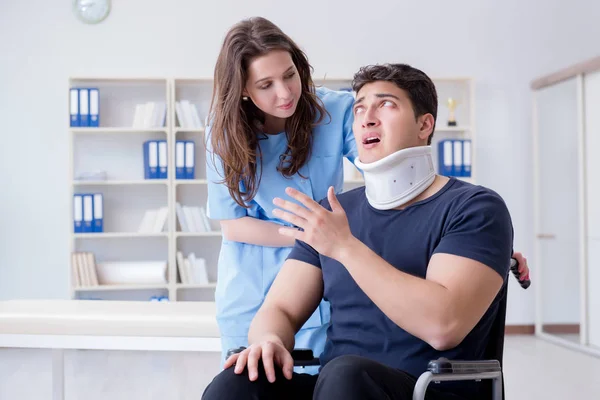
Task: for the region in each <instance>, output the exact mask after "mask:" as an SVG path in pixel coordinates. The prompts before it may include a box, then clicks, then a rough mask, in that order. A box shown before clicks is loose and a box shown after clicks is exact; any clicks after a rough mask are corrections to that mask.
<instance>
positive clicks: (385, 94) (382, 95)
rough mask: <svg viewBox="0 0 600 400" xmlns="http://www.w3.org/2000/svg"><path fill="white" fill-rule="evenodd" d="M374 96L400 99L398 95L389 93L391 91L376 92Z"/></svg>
mask: <svg viewBox="0 0 600 400" xmlns="http://www.w3.org/2000/svg"><path fill="white" fill-rule="evenodd" d="M375 97H378V98H380V99H383V98H386V97H391V98H392V99H396V100H398V101H399V100H400V98H399V97H398V96H396V95H395V94H391V93H377V94H376V95H375Z"/></svg>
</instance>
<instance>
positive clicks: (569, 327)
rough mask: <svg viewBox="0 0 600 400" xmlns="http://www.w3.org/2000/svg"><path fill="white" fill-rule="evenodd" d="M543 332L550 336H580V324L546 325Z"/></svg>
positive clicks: (543, 326)
mask: <svg viewBox="0 0 600 400" xmlns="http://www.w3.org/2000/svg"><path fill="white" fill-rule="evenodd" d="M542 331H543V332H545V333H550V334H554V335H556V334H578V333H579V324H544V325H542Z"/></svg>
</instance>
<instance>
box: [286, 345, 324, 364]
mask: <svg viewBox="0 0 600 400" xmlns="http://www.w3.org/2000/svg"><path fill="white" fill-rule="evenodd" d="M292 358H293V359H294V365H295V366H297V367H309V366H313V365H320V364H321V361H320V360H319V359H318V358H315V356H314V355H313V352H312V350H311V349H294V350H292Z"/></svg>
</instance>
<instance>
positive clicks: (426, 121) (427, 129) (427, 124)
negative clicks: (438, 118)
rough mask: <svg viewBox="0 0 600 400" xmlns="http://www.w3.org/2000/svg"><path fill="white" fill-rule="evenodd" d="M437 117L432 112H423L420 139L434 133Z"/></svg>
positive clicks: (420, 119) (425, 138) (420, 118)
mask: <svg viewBox="0 0 600 400" xmlns="http://www.w3.org/2000/svg"><path fill="white" fill-rule="evenodd" d="M434 124H435V119H434V118H433V115H431V114H429V113H428V114H423V115H421V116H420V117H419V139H421V140H427V138H428V137H429V136H431V135H432V134H433V125H434Z"/></svg>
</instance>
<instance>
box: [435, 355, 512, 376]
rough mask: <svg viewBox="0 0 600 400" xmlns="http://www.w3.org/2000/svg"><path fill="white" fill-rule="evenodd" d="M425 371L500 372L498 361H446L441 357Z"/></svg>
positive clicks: (450, 372)
mask: <svg viewBox="0 0 600 400" xmlns="http://www.w3.org/2000/svg"><path fill="white" fill-rule="evenodd" d="M427 370H428V371H430V372H431V373H432V374H434V375H437V374H478V373H483V372H500V371H502V368H501V367H500V362H499V361H498V360H481V361H479V360H478V361H464V360H448V359H447V358H444V357H441V358H438V359H437V360H432V361H430V362H429V364H428V365H427Z"/></svg>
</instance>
